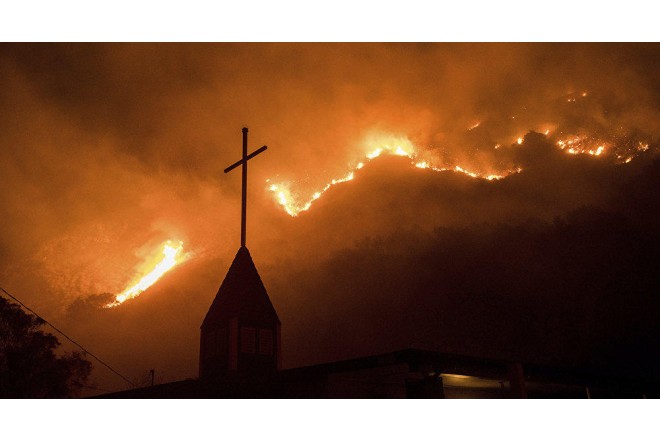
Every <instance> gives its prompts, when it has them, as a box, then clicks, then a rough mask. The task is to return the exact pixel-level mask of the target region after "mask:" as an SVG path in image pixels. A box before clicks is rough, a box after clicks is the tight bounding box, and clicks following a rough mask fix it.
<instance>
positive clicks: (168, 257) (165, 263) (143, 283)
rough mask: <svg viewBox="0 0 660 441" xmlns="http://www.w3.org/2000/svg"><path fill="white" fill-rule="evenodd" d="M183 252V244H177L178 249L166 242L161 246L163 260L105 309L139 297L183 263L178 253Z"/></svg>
mask: <svg viewBox="0 0 660 441" xmlns="http://www.w3.org/2000/svg"><path fill="white" fill-rule="evenodd" d="M182 250H183V242H179V246H178V247H176V248H175V247H173V246H172V245H171V241H169V240H168V241H167V242H165V243H164V244H163V251H162V253H163V256H164V257H163V259H161V260H160V262H158V263H157V264H156V265H155V266H154V268H153V269H152V270H151V271H149V273H147V274H145V275H144V276H142V278H141V279H140V280H139V281H138V282H137V283H136V284H134V285H133V286H131V287H129V288H126V289H125V290H124V292H122V293H121V294H117V296H116V297H115V300H114V301H113V302H111V303H108V304H107V305H105V308H112V307H115V306H119V305H121V304H122V303H124V302H125V301H126V300H129V299H133V298H135V297H137V296H139V295H140V294H141V293H142V292H143V291H145V290H146V289H147V288H149V287H150V286H151V285H153V284H154V283H156V281H158V279H160V278H161V277H162V276H163V274H165V273H166V272H168V271H169V270H171V269H172V268H173V267H174V266H175V265H176V264H177V263H181V262H183V260H185V257H184V256H179V253H180V252H181V251H182Z"/></svg>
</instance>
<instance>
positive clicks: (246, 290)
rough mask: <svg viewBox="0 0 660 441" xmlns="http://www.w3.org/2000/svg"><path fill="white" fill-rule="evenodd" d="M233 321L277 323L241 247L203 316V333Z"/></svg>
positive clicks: (251, 263) (244, 248) (267, 299)
mask: <svg viewBox="0 0 660 441" xmlns="http://www.w3.org/2000/svg"><path fill="white" fill-rule="evenodd" d="M233 317H239V318H241V319H245V320H251V321H257V322H262V321H264V322H272V321H273V320H276V321H277V323H280V320H279V318H278V317H277V312H275V308H274V307H273V304H272V303H271V302H270V298H268V293H267V292H266V288H265V287H264V284H263V282H262V281H261V277H259V273H258V272H257V268H256V267H255V266H254V262H253V261H252V257H251V256H250V252H249V251H248V249H247V248H246V247H240V248H239V250H238V253H236V257H234V261H233V262H232V264H231V266H230V267H229V271H228V272H227V275H226V276H225V280H223V282H222V285H220V289H219V290H218V293H217V294H216V296H215V299H214V300H213V303H212V304H211V307H210V308H209V311H208V312H207V313H206V317H205V318H204V321H203V322H202V329H204V328H205V327H206V326H208V325H211V324H214V323H217V322H223V321H225V320H228V319H231V318H233Z"/></svg>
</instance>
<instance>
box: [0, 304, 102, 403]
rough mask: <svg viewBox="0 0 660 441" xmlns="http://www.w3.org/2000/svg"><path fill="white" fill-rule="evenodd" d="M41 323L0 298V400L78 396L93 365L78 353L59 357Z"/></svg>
mask: <svg viewBox="0 0 660 441" xmlns="http://www.w3.org/2000/svg"><path fill="white" fill-rule="evenodd" d="M43 325H44V322H43V321H42V320H41V319H39V318H38V317H35V316H33V315H29V314H26V313H25V312H23V310H21V308H20V307H19V306H18V305H15V304H13V303H11V302H9V301H8V300H6V299H4V298H2V297H0V398H67V397H74V396H77V394H78V393H79V391H80V389H81V387H82V385H83V383H84V382H85V380H86V379H87V377H88V376H89V374H90V372H91V370H92V365H91V363H90V362H89V361H87V360H85V358H84V355H82V354H80V353H78V352H72V353H66V354H64V355H61V356H58V355H56V354H55V349H56V348H57V347H58V346H59V345H60V342H59V341H58V340H57V338H56V337H55V336H54V335H52V334H50V333H45V332H43V331H42V330H40V328H41V327H42V326H43Z"/></svg>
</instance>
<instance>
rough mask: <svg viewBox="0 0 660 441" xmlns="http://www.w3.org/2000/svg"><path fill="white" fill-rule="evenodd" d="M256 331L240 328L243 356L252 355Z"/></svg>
mask: <svg viewBox="0 0 660 441" xmlns="http://www.w3.org/2000/svg"><path fill="white" fill-rule="evenodd" d="M256 331H257V330H256V329H254V328H248V327H246V326H243V327H242V328H241V352H243V353H244V354H254V352H255V346H256V344H255V340H256V336H257V335H256V334H257V332H256Z"/></svg>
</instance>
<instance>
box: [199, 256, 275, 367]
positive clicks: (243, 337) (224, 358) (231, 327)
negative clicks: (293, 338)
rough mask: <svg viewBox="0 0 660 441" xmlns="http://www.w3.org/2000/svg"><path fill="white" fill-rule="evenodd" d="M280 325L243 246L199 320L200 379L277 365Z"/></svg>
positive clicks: (250, 258)
mask: <svg viewBox="0 0 660 441" xmlns="http://www.w3.org/2000/svg"><path fill="white" fill-rule="evenodd" d="M280 326H281V324H280V320H279V318H278V317H277V312H275V308H273V304H272V303H271V302H270V299H269V298H268V293H267V292H266V288H265V287H264V285H263V282H262V281H261V278H260V277H259V273H258V272H257V268H256V267H255V266H254V262H253V261H252V257H251V256H250V252H249V251H248V249H247V248H246V247H241V248H240V249H239V250H238V253H236V257H235V258H234V261H233V262H232V264H231V266H230V267H229V271H228V272H227V276H226V277H225V280H224V281H223V282H222V285H220V289H219V290H218V293H217V295H216V296H215V299H214V300H213V303H212V304H211V307H210V308H209V311H208V312H207V314H206V317H205V318H204V321H203V322H202V326H201V341H200V358H199V375H200V378H212V377H218V376H223V375H226V374H232V373H237V374H241V373H245V374H265V373H268V372H273V371H275V370H277V369H279V368H280V363H281V361H280V351H281V343H280Z"/></svg>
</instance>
